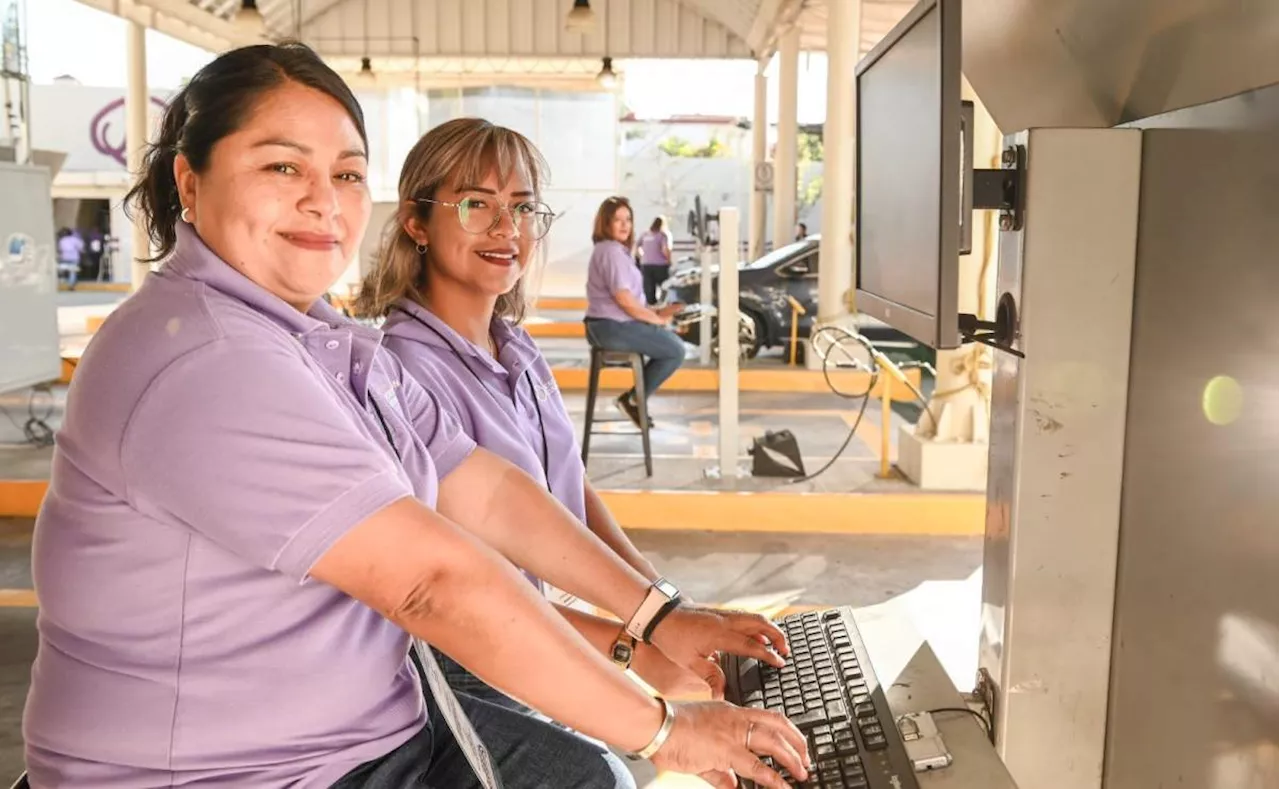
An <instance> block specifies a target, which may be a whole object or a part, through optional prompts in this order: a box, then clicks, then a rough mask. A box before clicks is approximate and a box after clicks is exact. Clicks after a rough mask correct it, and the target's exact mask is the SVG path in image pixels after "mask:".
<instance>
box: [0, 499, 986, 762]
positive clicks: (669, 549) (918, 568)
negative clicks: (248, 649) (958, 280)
mask: <svg viewBox="0 0 1280 789" xmlns="http://www.w3.org/2000/svg"><path fill="white" fill-rule="evenodd" d="M31 527H32V521H30V520H19V519H8V520H5V519H0V589H9V590H14V589H29V588H30V583H31V575H30V567H29V556H30V553H29V551H30V534H31ZM632 538H633V540H634V541H635V543H636V545H637V546H638V547H639V548H640V549H641V550H643V551H644V552H645V553H646V554H647V555H648V556H649V557H650V558H651V559H652V560H653V561H654V563H655V564H656V565H657V566H658V568H659V569H660V570H661V571H662V572H664V573H666V574H669V575H670V577H672V578H674V579H677V581H678V582H679V583H680V584H681V586H682V587H683V588H684V589H686V590H687V591H688V593H689V594H690V595H691V596H693V597H694V598H695V599H697V600H699V601H706V602H717V603H731V604H734V605H738V606H743V607H748V608H752V607H756V606H755V603H757V602H758V601H760V600H764V599H768V600H769V602H770V603H774V602H776V601H781V602H783V603H786V604H790V605H805V604H828V605H839V604H849V605H854V606H863V605H871V604H875V603H880V602H884V601H885V600H887V599H890V598H893V597H897V596H899V595H904V594H906V593H908V592H910V591H911V590H913V589H917V588H919V587H921V585H922V584H923V585H927V584H929V583H936V582H962V581H963V580H964V579H966V578H968V577H970V576H971V575H972V573H973V572H974V570H975V569H977V568H978V567H979V565H980V564H981V560H982V544H981V540H980V538H977V537H963V538H939V537H885V536H863V535H856V536H831V535H825V536H824V535H803V534H728V533H709V532H672V531H662V532H656V531H655V532H647V531H640V532H634V533H633V534H632ZM35 614H36V611H35V609H34V608H31V607H27V606H24V605H20V604H14V603H9V604H8V605H6V603H5V600H4V598H3V596H0V785H4V782H5V780H7V779H8V777H9V776H16V775H17V773H18V772H20V771H21V769H22V740H21V717H22V705H23V702H24V699H25V697H26V690H27V684H28V676H29V669H30V665H31V660H32V658H33V657H34V656H35V649H36V638H35ZM973 615H974V617H976V615H977V611H976V609H975V610H974V611H973ZM973 632H975V633H976V630H975V631H973ZM959 651H960V653H961V654H960V657H959V660H960V662H961V663H963V662H964V660H965V653H966V652H967V653H971V654H973V655H975V656H976V642H975V643H973V644H971V645H962V648H961V649H960V650H959ZM966 674H967V676H970V677H971V676H972V673H971V669H969V668H968V666H967V665H962V666H961V667H960V668H959V669H957V670H956V671H953V676H958V677H959V678H963V677H964V676H966ZM960 681H962V679H958V680H957V682H960ZM642 785H644V784H643V783H642Z"/></svg>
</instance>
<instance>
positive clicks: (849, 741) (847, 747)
mask: <svg viewBox="0 0 1280 789" xmlns="http://www.w3.org/2000/svg"><path fill="white" fill-rule="evenodd" d="M835 746H836V753H838V754H840V755H841V756H843V755H844V754H846V753H857V752H858V741H857V740H855V739H853V734H852V733H851V734H850V735H849V736H848V737H837V738H836V741H835Z"/></svg>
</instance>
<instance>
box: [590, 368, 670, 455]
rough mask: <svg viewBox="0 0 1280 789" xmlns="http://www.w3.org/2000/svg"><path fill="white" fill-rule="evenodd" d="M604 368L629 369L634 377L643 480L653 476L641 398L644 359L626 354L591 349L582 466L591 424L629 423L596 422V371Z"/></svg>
mask: <svg viewBox="0 0 1280 789" xmlns="http://www.w3.org/2000/svg"><path fill="white" fill-rule="evenodd" d="M606 367H630V368H631V369H632V370H633V371H634V372H635V377H636V408H638V409H640V425H641V427H640V429H639V430H638V431H636V432H638V433H639V434H640V441H641V443H643V444H644V470H645V476H648V477H652V476H653V452H652V451H651V450H650V449H649V403H648V402H647V400H646V398H645V394H644V357H643V356H641V355H640V354H638V353H629V352H627V351H606V350H604V349H602V348H592V349H591V373H590V376H591V377H590V379H589V380H588V382H587V418H586V424H585V425H584V426H583V428H582V465H584V466H585V465H587V454H588V452H589V451H590V449H591V435H592V432H593V431H592V430H591V423H592V422H630V421H631V420H630V419H627V418H626V417H625V416H624V417H621V418H619V419H596V418H595V412H596V394H597V393H599V391H600V371H601V370H603V369H604V368H606Z"/></svg>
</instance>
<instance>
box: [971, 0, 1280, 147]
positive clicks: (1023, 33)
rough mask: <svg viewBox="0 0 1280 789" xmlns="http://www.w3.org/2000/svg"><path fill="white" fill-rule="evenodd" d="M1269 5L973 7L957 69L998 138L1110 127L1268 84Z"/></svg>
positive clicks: (1157, 0) (1185, 0)
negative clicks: (1009, 134)
mask: <svg viewBox="0 0 1280 789" xmlns="http://www.w3.org/2000/svg"><path fill="white" fill-rule="evenodd" d="M1276 21H1277V4H1276V2H1275V0H1072V2H1061V0H981V1H980V2H968V3H965V7H964V32H963V35H964V73H965V76H966V77H968V79H969V82H970V83H971V84H972V85H973V87H974V90H976V91H977V93H978V95H979V96H980V97H981V98H982V102H983V104H984V105H985V106H986V108H987V110H988V111H989V112H990V113H991V116H992V117H993V118H995V121H996V125H998V126H999V127H1000V128H1001V129H1003V130H1004V131H1005V132H1014V131H1018V130H1020V129H1027V128H1034V127H1049V126H1091V127H1109V126H1114V125H1116V124H1119V123H1124V122H1128V121H1131V120H1135V119H1140V118H1146V117H1150V116H1153V115H1156V114H1158V113H1162V112H1168V111H1169V110H1173V109H1178V108H1182V107H1189V106H1192V105H1196V104H1201V103H1204V102H1208V101H1214V100H1216V99H1219V98H1222V97H1224V96H1230V95H1233V94H1236V93H1242V92H1244V91H1248V90H1252V89H1255V88H1260V87H1263V86H1265V85H1270V84H1273V83H1274V82H1276V73H1277V67H1276V60H1277V58H1276V40H1277V24H1276Z"/></svg>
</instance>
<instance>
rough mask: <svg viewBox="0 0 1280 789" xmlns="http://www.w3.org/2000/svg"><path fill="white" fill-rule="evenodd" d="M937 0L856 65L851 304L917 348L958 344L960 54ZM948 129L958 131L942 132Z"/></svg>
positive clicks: (922, 5)
mask: <svg viewBox="0 0 1280 789" xmlns="http://www.w3.org/2000/svg"><path fill="white" fill-rule="evenodd" d="M943 1H945V0H943ZM938 2H939V0H926V1H925V2H922V3H920V4H919V5H917V6H916V8H915V9H913V11H912V13H910V14H908V16H907V17H906V18H904V19H903V21H902V23H900V25H899V27H897V28H895V29H894V31H893V32H891V33H890V34H889V35H888V36H886V38H885V41H884V42H882V43H881V44H880V45H879V46H877V47H876V49H875V50H873V51H872V53H871V54H870V55H868V56H867V58H866V60H865V61H864V62H863V63H862V64H860V65H859V68H858V133H857V142H856V144H857V148H858V175H857V177H858V187H857V210H858V222H857V233H858V238H857V258H858V279H857V281H858V295H857V299H858V302H857V305H858V309H859V310H860V311H863V312H865V313H867V314H868V315H870V316H872V317H874V318H877V319H879V320H882V321H884V322H886V323H888V324H889V325H891V326H894V327H895V328H898V329H900V330H901V331H904V332H906V333H908V334H910V335H912V336H913V337H915V338H916V339H918V340H920V341H921V342H924V343H927V344H929V345H931V346H934V347H954V346H955V334H956V326H955V282H954V280H955V276H956V271H957V268H958V260H957V257H956V256H957V255H958V249H957V244H958V237H957V235H956V232H955V231H956V230H957V229H958V222H956V217H957V215H958V214H957V201H958V195H956V194H949V192H948V190H951V191H952V192H956V191H958V186H959V168H958V156H959V152H958V144H959V135H958V129H959V126H958V124H959V104H960V95H959V67H958V60H959V57H958V52H956V53H951V52H947V51H946V49H945V46H944V42H945V40H946V38H947V37H946V36H945V35H944V29H943V26H944V24H948V23H950V22H951V20H950V19H946V20H944V10H943V9H942V8H940V6H939V4H938ZM955 9H958V6H955V4H954V3H949V4H948V8H947V9H946V11H948V12H950V11H952V10H955ZM956 28H957V30H958V25H956ZM956 43H957V44H958V36H957V39H956ZM949 56H953V57H954V60H955V61H956V64H955V68H954V72H955V73H954V76H953V75H952V74H951V73H950V72H951V71H952V69H949V68H948V67H947V66H948V65H949V64H948V63H946V62H944V59H945V58H947V57H949ZM953 80H954V82H955V84H954V85H951V84H950V83H951V82H952V81H953ZM950 104H954V105H955V107H954V108H951V107H950V106H949V105H950ZM951 125H956V133H954V134H952V133H945V134H944V129H949V128H950V126H951ZM952 148H954V149H955V150H954V151H953V150H952ZM944 173H947V174H948V175H950V177H945V176H944ZM943 217H950V219H951V225H950V227H948V224H947V222H945V221H943ZM948 248H950V249H951V250H953V251H952V252H951V253H950V259H948V253H947V250H948ZM948 278H950V281H948ZM948 304H949V309H948ZM948 321H949V323H948Z"/></svg>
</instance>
